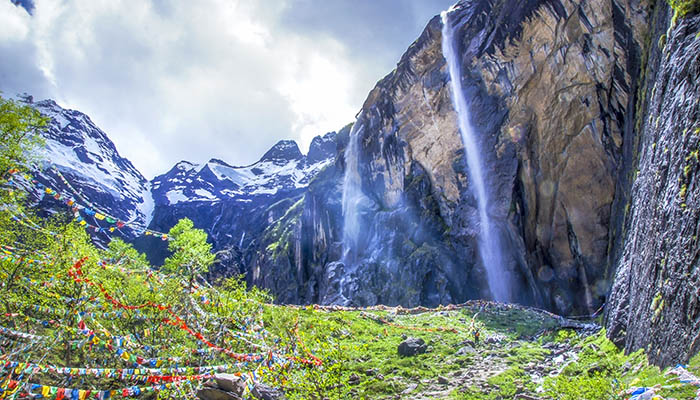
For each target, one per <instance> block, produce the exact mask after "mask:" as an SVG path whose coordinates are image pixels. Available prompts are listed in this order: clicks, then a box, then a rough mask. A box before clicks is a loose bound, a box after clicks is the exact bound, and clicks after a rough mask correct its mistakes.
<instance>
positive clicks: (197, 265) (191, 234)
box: [163, 218, 216, 289]
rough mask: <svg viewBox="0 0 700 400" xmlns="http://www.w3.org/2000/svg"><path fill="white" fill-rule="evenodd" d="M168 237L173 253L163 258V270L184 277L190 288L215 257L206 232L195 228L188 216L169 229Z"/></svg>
mask: <svg viewBox="0 0 700 400" xmlns="http://www.w3.org/2000/svg"><path fill="white" fill-rule="evenodd" d="M168 237H169V238H170V242H169V243H168V250H170V251H171V252H172V253H173V254H172V255H171V256H170V257H168V258H166V259H165V264H164V265H163V270H164V271H166V272H169V273H176V274H178V275H180V276H182V277H183V278H186V279H187V280H188V282H189V286H190V289H191V287H192V283H193V282H194V280H195V279H196V277H197V276H198V275H200V274H205V273H207V272H208V271H209V267H210V266H211V265H212V264H213V263H214V259H215V257H216V256H215V255H214V254H212V253H211V244H209V243H207V233H206V232H204V231H203V230H201V229H195V227H194V224H193V223H192V221H191V220H190V219H189V218H183V219H181V220H180V221H179V222H178V223H177V224H176V225H175V226H173V227H172V229H170V232H169V233H168Z"/></svg>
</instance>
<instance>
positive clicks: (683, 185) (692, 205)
mask: <svg viewBox="0 0 700 400" xmlns="http://www.w3.org/2000/svg"><path fill="white" fill-rule="evenodd" d="M698 32H700V16H695V17H690V18H686V19H678V21H677V22H676V23H675V24H673V25H672V24H671V16H670V13H669V12H668V6H666V5H665V4H664V3H662V2H659V3H658V4H657V12H656V15H655V18H654V31H653V35H651V37H650V42H649V43H650V49H649V51H650V52H649V54H650V57H649V60H648V63H647V66H646V70H647V71H648V73H647V74H646V79H645V85H646V86H645V88H644V90H643V93H644V97H643V100H642V101H640V111H642V112H641V113H640V114H639V115H638V118H639V120H638V127H639V134H640V136H639V144H638V157H637V159H636V163H635V170H634V172H633V176H632V180H633V182H634V183H633V186H632V190H631V193H630V201H629V202H628V204H627V218H626V220H625V224H624V236H623V243H622V245H621V256H620V259H619V261H618V263H617V274H616V277H615V283H614V285H613V289H612V292H611V294H610V299H609V301H608V312H607V317H606V321H607V327H608V334H609V336H610V337H611V338H612V339H613V340H614V341H615V342H616V343H618V344H621V345H624V346H625V348H626V349H627V350H628V351H634V350H637V349H640V348H646V349H647V352H648V354H649V356H650V358H651V359H652V360H653V361H654V362H655V363H657V364H660V365H663V366H668V365H671V364H675V363H685V362H687V361H688V359H689V357H690V356H692V355H694V354H696V353H697V352H698V351H699V350H700V289H699V288H700V268H699V267H700V245H699V244H698V233H699V231H700V186H699V185H698V177H699V176H700V175H699V173H698V169H699V168H700V163H699V161H698V152H699V151H700V125H699V123H698V120H699V117H700V105H699V104H700V103H699V102H700V96H699V95H698V84H700V58H699V57H700V40H699V36H698V35H699V33H698Z"/></svg>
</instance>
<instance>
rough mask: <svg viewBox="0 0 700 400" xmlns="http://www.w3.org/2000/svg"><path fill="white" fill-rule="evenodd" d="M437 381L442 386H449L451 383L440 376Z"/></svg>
mask: <svg viewBox="0 0 700 400" xmlns="http://www.w3.org/2000/svg"><path fill="white" fill-rule="evenodd" d="M437 381H438V383H439V384H441V385H447V384H448V383H450V381H449V380H448V379H447V378H445V377H444V376H438V378H437Z"/></svg>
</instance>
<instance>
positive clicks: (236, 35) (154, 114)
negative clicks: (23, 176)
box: [0, 0, 450, 178]
mask: <svg viewBox="0 0 700 400" xmlns="http://www.w3.org/2000/svg"><path fill="white" fill-rule="evenodd" d="M449 3H450V2H444V1H439V2H425V1H422V0H406V1H404V2H402V3H400V4H401V5H402V7H397V6H396V5H397V4H399V3H397V2H393V1H392V2H389V1H386V0H375V1H370V0H357V1H352V2H340V1H333V2H329V1H322V0H318V1H314V2H311V1H305V0H286V1H285V0H277V1H265V2H259V1H256V0H238V1H231V0H200V1H198V2H197V3H196V6H194V5H193V3H192V2H187V1H165V0H151V1H130V0H66V1H61V2H56V1H55V0H37V1H36V2H35V8H34V11H33V16H30V15H29V14H28V13H27V12H26V11H25V10H24V9H22V8H20V7H15V6H14V5H13V4H12V3H9V2H0V57H2V59H3V60H12V61H11V62H3V63H2V65H0V90H3V91H4V92H5V93H6V94H8V95H9V94H15V93H20V92H28V93H30V94H33V95H34V96H35V98H45V97H51V98H54V99H55V100H56V101H58V102H59V104H61V105H63V106H65V107H69V108H74V109H78V110H80V111H83V112H85V113H86V114H88V115H90V117H91V118H92V119H93V120H94V121H95V122H96V123H97V124H98V126H100V127H101V128H102V129H104V130H105V131H106V132H107V133H108V135H109V136H110V138H111V139H112V140H113V141H114V142H115V144H116V146H117V148H118V149H119V151H120V153H121V154H122V155H123V156H125V157H127V158H129V159H131V160H132V161H133V162H134V164H135V165H136V167H137V168H139V169H140V170H141V171H142V172H143V173H144V174H145V175H146V176H147V177H149V178H150V177H153V176H154V175H156V174H159V173H163V172H165V171H166V170H167V169H169V168H170V167H171V166H172V165H173V164H174V163H175V162H177V161H179V160H181V159H188V160H191V161H196V162H203V161H206V160H208V159H209V158H221V159H224V160H226V161H227V162H230V163H233V164H247V163H250V162H253V161H255V160H256V159H257V158H258V157H260V156H261V155H262V154H263V153H264V152H265V151H266V150H267V149H268V148H269V147H270V146H272V145H273V144H274V143H275V142H276V141H277V140H280V139H283V138H292V139H296V140H298V141H299V142H300V144H301V146H302V148H306V147H307V146H308V144H309V143H310V141H311V139H312V138H313V136H315V135H318V134H323V133H325V132H327V131H330V130H336V129H339V128H340V127H342V126H343V125H345V124H346V123H348V122H350V121H352V120H353V118H354V115H355V113H356V112H357V111H358V110H359V108H360V106H361V104H362V101H363V100H364V98H365V96H366V95H367V93H368V91H369V90H370V89H371V88H372V86H374V83H375V82H376V81H377V80H379V79H380V78H381V77H382V76H383V75H385V74H386V73H388V72H389V71H390V70H391V69H392V68H393V67H394V64H395V63H396V61H397V60H398V58H399V57H400V55H401V54H402V53H403V51H404V50H405V48H406V47H408V45H409V44H410V43H411V42H412V41H413V40H414V39H415V38H417V36H418V34H420V31H421V30H422V28H423V26H424V25H425V23H426V22H427V21H428V20H429V18H430V17H431V16H432V15H433V14H435V13H437V12H439V10H440V9H442V8H447V7H448V6H449ZM426 4H428V5H426ZM419 14H420V15H419Z"/></svg>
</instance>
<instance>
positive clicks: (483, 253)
mask: <svg viewBox="0 0 700 400" xmlns="http://www.w3.org/2000/svg"><path fill="white" fill-rule="evenodd" d="M450 11H452V9H450V10H448V11H443V12H442V14H441V17H442V53H443V55H444V57H445V60H446V61H447V66H448V69H449V76H450V89H451V92H452V103H453V105H454V108H455V111H456V112H457V119H458V123H459V132H460V134H461V136H462V143H463V145H464V149H465V151H466V155H467V167H468V169H469V178H470V181H471V187H472V190H473V191H474V195H475V196H476V201H477V207H478V211H479V225H480V235H479V240H478V244H479V256H480V257H481V262H482V264H483V265H484V269H485V270H486V278H487V281H488V285H489V289H490V291H491V296H492V297H493V299H494V300H497V301H503V302H507V301H509V300H510V284H509V280H508V276H507V275H508V274H507V272H506V270H505V265H504V264H503V255H502V251H501V243H500V238H499V235H498V232H497V231H496V230H495V229H494V226H493V223H492V221H491V218H490V216H489V213H488V209H487V208H488V205H489V203H490V198H489V193H488V190H487V182H486V176H485V174H484V168H483V167H484V165H483V162H482V160H481V157H480V155H481V152H480V149H479V146H478V144H477V142H476V132H474V128H473V127H472V125H471V121H470V116H469V107H468V106H467V100H466V99H465V97H464V93H463V90H462V79H461V76H462V74H461V65H460V57H459V54H458V53H457V51H456V49H455V43H454V37H453V33H454V31H453V28H452V25H451V24H450V19H449V17H448V15H449V12H450Z"/></svg>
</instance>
